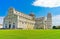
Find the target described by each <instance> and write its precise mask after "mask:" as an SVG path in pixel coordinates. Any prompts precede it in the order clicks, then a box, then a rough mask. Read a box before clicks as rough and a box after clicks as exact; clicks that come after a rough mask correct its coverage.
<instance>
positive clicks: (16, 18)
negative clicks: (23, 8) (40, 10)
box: [3, 7, 52, 29]
mask: <svg viewBox="0 0 60 39" xmlns="http://www.w3.org/2000/svg"><path fill="white" fill-rule="evenodd" d="M3 28H4V29H51V28H52V15H51V13H48V15H47V17H39V18H36V17H35V15H34V14H33V12H31V13H30V14H29V15H27V14H24V13H22V12H19V11H17V10H16V9H15V8H12V7H11V8H9V9H8V14H7V16H5V18H4V21H3Z"/></svg>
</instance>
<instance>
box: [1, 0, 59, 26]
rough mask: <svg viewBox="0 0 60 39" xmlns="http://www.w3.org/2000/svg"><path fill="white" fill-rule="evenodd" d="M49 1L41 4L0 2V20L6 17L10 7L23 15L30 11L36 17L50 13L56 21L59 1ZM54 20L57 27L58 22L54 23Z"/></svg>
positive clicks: (26, 0)
mask: <svg viewBox="0 0 60 39" xmlns="http://www.w3.org/2000/svg"><path fill="white" fill-rule="evenodd" d="M49 1H50V2H49ZM49 1H47V0H45V1H44V0H43V1H42V2H41V0H0V20H1V18H2V16H3V17H4V16H6V15H7V12H8V9H9V8H10V7H14V8H15V9H16V10H18V11H20V12H23V13H25V14H29V13H30V12H31V11H32V12H33V13H34V14H35V15H36V17H40V16H47V13H48V12H51V13H52V15H53V18H54V19H57V17H58V16H60V5H59V3H60V1H59V0H53V1H54V2H52V0H49ZM46 2H48V3H46ZM57 2H58V3H57ZM51 3H52V4H51ZM55 16H56V18H55ZM54 19H53V21H54V22H55V23H56V25H59V24H58V22H56V20H54ZM57 21H58V19H57ZM59 21H60V20H59ZM55 23H54V25H55ZM59 23H60V22H59Z"/></svg>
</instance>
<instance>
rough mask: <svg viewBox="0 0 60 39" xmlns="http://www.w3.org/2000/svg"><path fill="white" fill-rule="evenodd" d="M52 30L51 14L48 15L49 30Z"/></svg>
mask: <svg viewBox="0 0 60 39" xmlns="http://www.w3.org/2000/svg"><path fill="white" fill-rule="evenodd" d="M51 28H52V15H51V13H48V14H47V29H51Z"/></svg>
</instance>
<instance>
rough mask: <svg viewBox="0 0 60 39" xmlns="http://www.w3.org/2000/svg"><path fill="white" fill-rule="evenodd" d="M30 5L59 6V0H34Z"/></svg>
mask: <svg viewBox="0 0 60 39" xmlns="http://www.w3.org/2000/svg"><path fill="white" fill-rule="evenodd" d="M32 5H34V6H40V7H49V8H52V7H59V6H60V0H35V1H34V2H33V3H32Z"/></svg>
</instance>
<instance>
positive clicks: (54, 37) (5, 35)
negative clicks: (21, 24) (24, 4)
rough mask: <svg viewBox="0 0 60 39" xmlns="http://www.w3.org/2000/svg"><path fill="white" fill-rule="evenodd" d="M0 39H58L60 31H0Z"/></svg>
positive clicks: (59, 38)
mask: <svg viewBox="0 0 60 39" xmlns="http://www.w3.org/2000/svg"><path fill="white" fill-rule="evenodd" d="M0 39H60V30H0Z"/></svg>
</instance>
